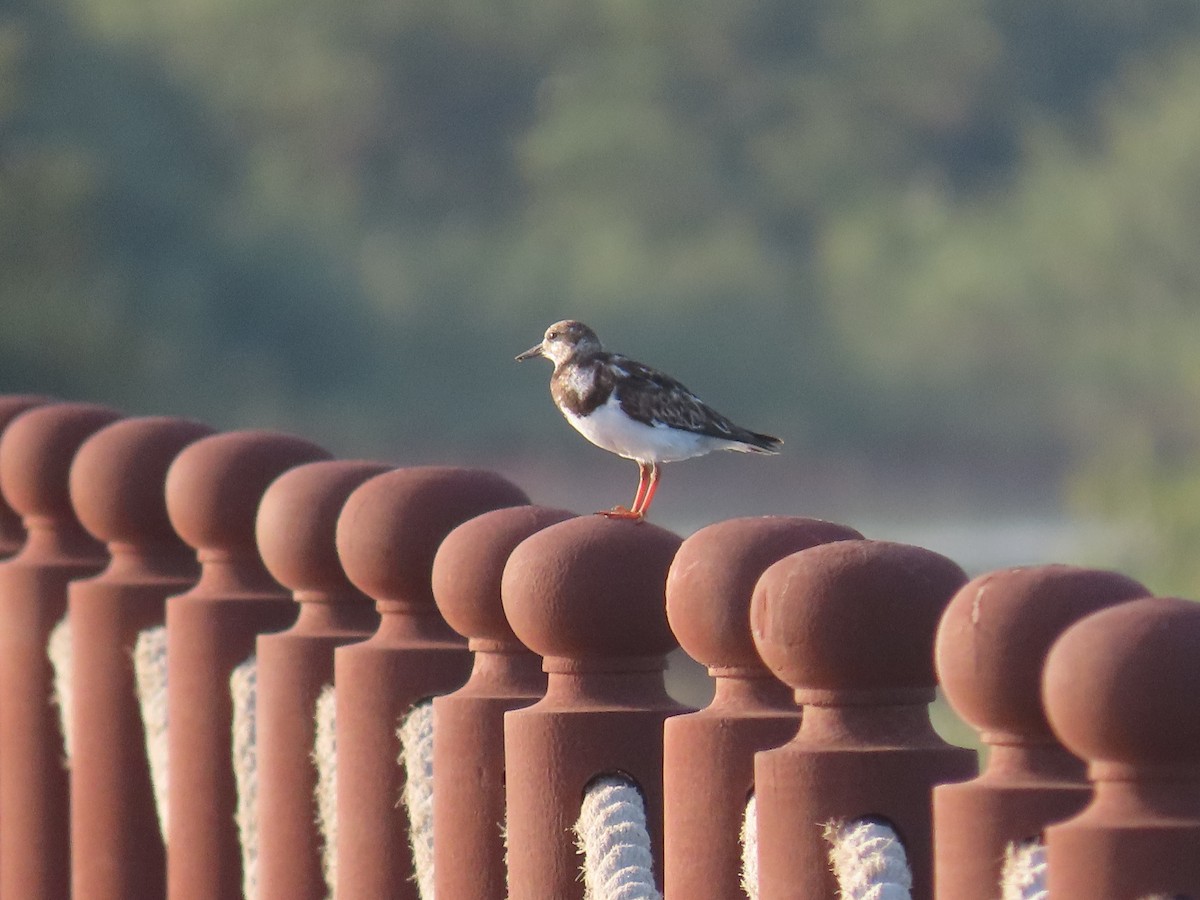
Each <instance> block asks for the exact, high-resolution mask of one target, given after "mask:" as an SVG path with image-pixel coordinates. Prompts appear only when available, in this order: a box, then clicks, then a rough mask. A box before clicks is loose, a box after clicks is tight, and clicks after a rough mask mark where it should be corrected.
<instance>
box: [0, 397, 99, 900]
mask: <svg viewBox="0 0 1200 900" xmlns="http://www.w3.org/2000/svg"><path fill="white" fill-rule="evenodd" d="M119 415H120V414H119V413H117V412H115V411H114V410H111V409H107V408H105V407H103V406H93V405H91V404H83V403H57V404H52V405H49V406H42V407H37V408H34V409H31V410H29V411H27V412H25V413H22V414H21V415H20V416H18V417H17V418H16V419H14V420H13V422H12V423H11V424H10V425H9V426H8V428H6V429H5V431H4V436H3V439H2V440H0V489H2V490H3V491H4V497H5V499H6V500H7V501H8V504H9V506H11V507H12V508H13V509H14V510H16V512H17V513H18V514H19V515H20V516H21V518H22V520H23V521H24V523H25V528H26V530H27V531H28V535H29V537H28V539H27V540H26V541H25V544H24V546H23V547H22V548H21V550H20V552H19V553H18V554H17V555H16V556H14V557H12V558H11V559H8V560H6V561H5V562H3V563H0V898H3V900H64V898H66V897H70V896H71V856H70V818H69V800H68V796H69V795H68V776H67V771H66V769H65V768H64V766H63V738H62V734H61V732H60V725H59V721H58V719H57V717H56V715H55V711H54V707H53V705H52V704H51V700H50V698H51V693H52V687H51V685H52V679H53V673H52V671H51V667H50V661H49V659H48V658H47V656H46V645H47V642H48V641H49V638H50V632H51V630H52V629H53V628H54V626H55V625H57V624H58V621H59V620H60V619H61V618H62V617H63V615H64V613H66V610H67V584H68V583H69V582H71V581H72V580H74V579H76V578H83V577H85V576H88V575H93V574H95V573H96V572H98V571H100V569H101V568H103V566H104V564H105V562H106V561H107V556H106V554H105V553H104V548H103V546H102V545H101V544H99V543H98V542H97V541H96V540H95V539H94V538H92V536H91V535H89V534H88V533H87V532H86V531H85V530H84V528H83V526H82V525H80V524H79V520H78V519H76V518H75V511H74V510H73V509H72V508H71V498H70V493H69V488H68V475H69V472H70V468H71V460H72V459H74V457H75V453H76V451H77V450H78V449H79V446H80V444H82V443H83V442H84V441H85V440H86V439H87V438H88V437H89V436H90V435H91V434H93V433H94V432H96V431H98V430H99V429H101V428H103V427H104V426H105V425H107V424H109V423H110V422H112V421H113V420H115V419H117V418H119Z"/></svg>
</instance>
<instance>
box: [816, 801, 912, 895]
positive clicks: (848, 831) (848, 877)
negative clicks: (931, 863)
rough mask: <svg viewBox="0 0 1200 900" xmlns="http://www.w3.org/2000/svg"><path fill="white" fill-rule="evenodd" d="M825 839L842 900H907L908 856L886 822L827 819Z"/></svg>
mask: <svg viewBox="0 0 1200 900" xmlns="http://www.w3.org/2000/svg"><path fill="white" fill-rule="evenodd" d="M825 839H826V840H827V841H829V843H830V844H831V845H832V846H831V848H830V851H829V860H830V862H831V863H832V864H833V874H834V876H835V877H836V878H837V882H838V889H839V896H840V897H841V898H842V900H911V896H912V894H911V891H912V873H911V872H910V871H909V868H908V857H907V855H906V854H905V852H904V845H903V844H901V843H900V838H899V837H898V836H897V835H896V832H895V831H894V830H893V829H892V828H891V827H890V826H888V825H885V824H883V823H881V822H876V821H872V820H870V819H859V820H857V821H854V822H850V823H848V824H844V825H836V824H833V823H830V824H829V825H826V826H825Z"/></svg>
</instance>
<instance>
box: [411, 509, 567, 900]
mask: <svg viewBox="0 0 1200 900" xmlns="http://www.w3.org/2000/svg"><path fill="white" fill-rule="evenodd" d="M572 515H573V513H569V512H567V511H565V510H561V509H548V508H546V507H541V506H514V507H510V508H508V509H498V510H495V511H494V512H489V513H484V514H483V515H482V516H477V517H476V518H474V519H471V520H470V521H469V522H465V523H463V524H462V525H460V526H458V527H457V528H456V529H454V530H453V531H452V532H450V534H449V536H448V537H447V538H446V540H445V541H443V542H442V545H441V547H440V548H439V549H438V552H437V556H436V557H435V558H434V561H433V596H434V598H435V599H436V600H437V605H438V609H440V610H441V611H442V616H443V617H444V618H445V619H446V621H447V622H448V623H449V624H450V626H451V627H452V628H453V629H454V630H455V631H457V632H458V633H459V634H461V635H462V636H463V637H465V638H467V646H468V649H470V651H471V652H472V653H473V654H474V664H473V666H472V668H471V677H470V679H468V681H467V683H466V684H464V685H463V686H462V687H461V688H459V689H458V690H457V691H455V692H454V693H452V694H447V695H446V696H444V697H437V698H436V699H435V700H434V701H433V713H434V732H433V734H434V738H433V744H434V760H433V769H434V772H436V773H437V774H436V776H435V778H434V786H433V822H434V872H435V879H434V888H435V893H436V895H437V896H438V898H439V900H504V898H506V897H507V896H508V888H507V883H506V882H507V875H506V871H505V867H504V840H503V837H504V834H503V829H504V823H505V806H504V782H505V764H504V714H505V713H506V712H508V711H509V710H512V709H520V708H521V707H523V706H528V705H529V704H531V703H533V702H535V701H536V700H538V699H539V698H540V697H541V696H542V695H543V694H544V693H545V692H546V675H545V673H544V672H542V660H541V658H540V657H539V656H537V655H536V654H535V653H532V652H530V651H529V650H528V649H527V648H526V647H525V646H524V645H522V644H521V642H520V641H518V640H517V637H516V635H515V634H513V632H512V629H511V628H510V627H509V625H508V620H507V619H506V618H505V617H504V608H503V604H502V601H501V597H500V582H501V578H502V577H503V575H504V566H505V563H507V561H508V557H509V555H510V554H511V553H512V551H513V549H514V548H515V547H516V546H517V545H518V544H519V543H521V541H523V540H525V538H527V537H529V536H530V535H532V534H535V533H537V532H538V531H541V530H542V529H543V528H546V527H548V526H550V525H554V524H557V523H558V522H562V521H564V520H566V519H568V518H570V517H571V516H572Z"/></svg>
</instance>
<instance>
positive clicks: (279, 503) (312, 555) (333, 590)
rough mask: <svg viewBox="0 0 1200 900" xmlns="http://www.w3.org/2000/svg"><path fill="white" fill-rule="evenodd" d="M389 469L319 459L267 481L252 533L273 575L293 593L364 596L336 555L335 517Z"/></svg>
mask: <svg viewBox="0 0 1200 900" xmlns="http://www.w3.org/2000/svg"><path fill="white" fill-rule="evenodd" d="M392 468H393V467H392V466H389V465H385V464H384V463H377V462H364V461H347V460H321V461H319V462H311V463H303V464H301V465H299V466H296V467H295V468H294V469H289V470H288V471H286V472H284V473H283V474H282V475H280V476H279V477H278V478H276V479H275V480H274V481H273V482H271V485H270V487H268V488H267V491H266V493H265V494H263V497H262V502H261V503H260V504H259V506H258V517H257V519H256V523H255V535H256V536H257V541H258V552H259V553H260V554H261V555H262V558H263V563H264V564H265V565H266V567H267V571H268V572H270V573H271V575H272V577H274V578H275V580H276V581H278V582H279V583H280V584H282V585H283V586H284V587H286V588H288V589H289V590H291V591H293V592H295V593H297V594H318V595H322V596H323V597H325V598H328V599H332V598H336V597H339V596H341V597H360V598H362V599H363V600H365V599H366V598H363V597H362V594H361V593H360V592H359V591H358V589H357V588H355V587H354V586H353V585H352V584H351V583H350V580H349V579H348V578H346V573H345V572H344V571H343V570H342V564H341V561H340V560H339V559H338V555H337V521H338V516H339V515H341V512H342V507H344V506H345V505H346V500H347V499H348V498H349V497H350V495H351V494H352V493H353V492H354V491H355V490H356V489H357V488H358V487H359V486H361V485H362V484H363V483H364V482H366V481H368V480H369V479H371V478H374V477H375V476H376V475H381V474H383V473H384V472H387V471H389V470H390V469H392ZM297 599H304V598H303V597H297Z"/></svg>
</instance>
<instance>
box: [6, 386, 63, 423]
mask: <svg viewBox="0 0 1200 900" xmlns="http://www.w3.org/2000/svg"><path fill="white" fill-rule="evenodd" d="M59 402H60V401H58V400H55V399H54V398H53V397H47V396H45V395H43V394H0V432H2V431H3V430H4V429H5V428H7V427H8V423H9V422H11V421H12V420H13V419H15V418H16V417H17V416H19V415H20V414H21V413H23V412H25V411H26V410H30V409H33V408H34V407H35V406H49V405H50V404H53V403H59Z"/></svg>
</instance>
